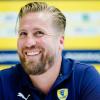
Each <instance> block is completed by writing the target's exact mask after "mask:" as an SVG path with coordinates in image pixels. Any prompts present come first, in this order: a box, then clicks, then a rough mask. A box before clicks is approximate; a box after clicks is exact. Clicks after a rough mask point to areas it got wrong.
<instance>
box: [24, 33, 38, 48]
mask: <svg viewBox="0 0 100 100" xmlns="http://www.w3.org/2000/svg"><path fill="white" fill-rule="evenodd" d="M25 44H26V47H28V48H30V47H32V46H35V45H36V39H35V38H34V37H33V36H31V35H28V36H27V39H26V43H25Z"/></svg>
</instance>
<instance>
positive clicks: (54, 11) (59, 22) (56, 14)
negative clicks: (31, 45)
mask: <svg viewBox="0 0 100 100" xmlns="http://www.w3.org/2000/svg"><path fill="white" fill-rule="evenodd" d="M43 11H46V12H48V13H50V14H51V15H52V17H53V21H54V24H55V25H56V26H57V27H58V29H59V30H62V31H63V32H64V31H65V27H66V18H65V16H64V14H63V13H62V12H61V11H60V10H59V9H58V8H56V7H54V6H48V5H47V3H45V2H31V3H28V4H26V5H25V6H23V7H22V8H21V9H20V11H19V15H18V19H21V18H22V17H23V16H24V15H26V14H27V13H30V12H43Z"/></svg>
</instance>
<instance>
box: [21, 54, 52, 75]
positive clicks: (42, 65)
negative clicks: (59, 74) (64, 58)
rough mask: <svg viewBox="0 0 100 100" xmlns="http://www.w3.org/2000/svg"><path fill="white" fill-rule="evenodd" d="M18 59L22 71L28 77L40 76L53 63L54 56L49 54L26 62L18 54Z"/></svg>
mask: <svg viewBox="0 0 100 100" xmlns="http://www.w3.org/2000/svg"><path fill="white" fill-rule="evenodd" d="M19 58H20V61H21V64H22V67H23V69H24V70H25V72H26V73H27V74H28V75H40V74H43V73H44V72H46V71H47V69H48V68H50V67H51V66H52V65H53V63H54V56H50V55H49V54H46V55H45V54H41V57H40V58H39V59H38V61H37V60H36V61H35V60H30V61H29V60H28V61H27V60H26V59H25V58H24V57H22V56H21V55H20V54H19Z"/></svg>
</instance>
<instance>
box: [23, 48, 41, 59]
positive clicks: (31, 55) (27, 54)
mask: <svg viewBox="0 0 100 100" xmlns="http://www.w3.org/2000/svg"><path fill="white" fill-rule="evenodd" d="M40 54H41V51H39V50H36V51H25V52H24V55H25V58H30V59H33V58H34V57H35V58H36V57H39V56H40Z"/></svg>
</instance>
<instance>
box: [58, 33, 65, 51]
mask: <svg viewBox="0 0 100 100" xmlns="http://www.w3.org/2000/svg"><path fill="white" fill-rule="evenodd" d="M59 42H60V49H61V50H62V49H64V35H60V38H59Z"/></svg>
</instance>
